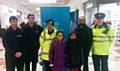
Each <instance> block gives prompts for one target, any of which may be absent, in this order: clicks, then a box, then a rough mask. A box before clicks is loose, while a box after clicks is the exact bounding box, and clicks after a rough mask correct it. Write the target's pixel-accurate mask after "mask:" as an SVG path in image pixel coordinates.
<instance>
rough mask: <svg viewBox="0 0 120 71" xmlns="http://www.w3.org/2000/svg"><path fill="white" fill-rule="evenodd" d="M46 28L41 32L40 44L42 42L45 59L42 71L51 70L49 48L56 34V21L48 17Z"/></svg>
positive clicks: (42, 54)
mask: <svg viewBox="0 0 120 71" xmlns="http://www.w3.org/2000/svg"><path fill="white" fill-rule="evenodd" d="M46 25H47V27H46V29H45V30H44V31H43V32H42V33H41V36H40V41H39V42H40V44H41V58H42V61H43V67H42V71H50V67H49V50H50V45H51V41H52V39H53V38H55V36H56V32H57V30H56V29H55V28H54V21H53V20H52V19H48V20H47V21H46Z"/></svg>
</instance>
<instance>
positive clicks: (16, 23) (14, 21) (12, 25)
mask: <svg viewBox="0 0 120 71" xmlns="http://www.w3.org/2000/svg"><path fill="white" fill-rule="evenodd" d="M10 24H11V25H10V26H11V27H12V28H17V26H18V20H16V19H15V20H11V21H10Z"/></svg>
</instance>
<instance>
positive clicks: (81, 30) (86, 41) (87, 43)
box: [76, 16, 92, 71]
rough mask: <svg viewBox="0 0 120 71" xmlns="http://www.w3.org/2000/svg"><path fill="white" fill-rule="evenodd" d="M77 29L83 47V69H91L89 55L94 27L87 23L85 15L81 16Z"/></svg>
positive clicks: (86, 70)
mask: <svg viewBox="0 0 120 71" xmlns="http://www.w3.org/2000/svg"><path fill="white" fill-rule="evenodd" d="M76 31H77V34H78V38H79V42H80V47H82V48H83V57H84V63H83V64H84V65H83V66H84V67H83V71H89V67H88V56H89V52H90V49H91V46H92V29H91V28H89V27H88V26H87V25H86V23H85V17H83V16H81V17H80V18H79V22H78V27H77V29H76Z"/></svg>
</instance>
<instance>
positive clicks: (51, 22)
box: [46, 19, 54, 26]
mask: <svg viewBox="0 0 120 71" xmlns="http://www.w3.org/2000/svg"><path fill="white" fill-rule="evenodd" d="M48 23H50V24H52V25H53V26H54V21H53V20H52V19H48V20H46V24H48Z"/></svg>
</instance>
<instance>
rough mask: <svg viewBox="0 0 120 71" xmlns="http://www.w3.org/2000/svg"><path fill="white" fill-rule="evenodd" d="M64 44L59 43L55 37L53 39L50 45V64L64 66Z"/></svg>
mask: <svg viewBox="0 0 120 71" xmlns="http://www.w3.org/2000/svg"><path fill="white" fill-rule="evenodd" d="M64 56H65V44H64V43H63V42H62V43H59V42H58V40H57V39H53V41H52V43H51V47H50V64H53V65H54V66H59V67H64V66H65V57H64Z"/></svg>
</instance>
